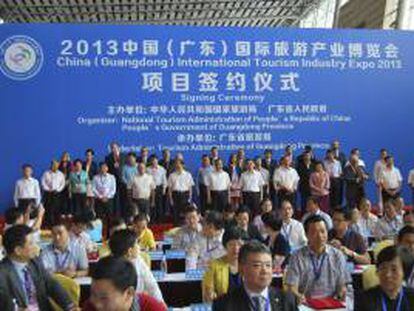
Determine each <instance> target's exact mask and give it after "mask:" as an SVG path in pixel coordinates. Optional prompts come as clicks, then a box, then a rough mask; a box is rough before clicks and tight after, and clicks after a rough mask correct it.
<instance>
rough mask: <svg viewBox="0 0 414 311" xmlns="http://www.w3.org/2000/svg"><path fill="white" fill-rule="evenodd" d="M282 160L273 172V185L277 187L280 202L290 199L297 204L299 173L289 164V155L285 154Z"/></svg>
mask: <svg viewBox="0 0 414 311" xmlns="http://www.w3.org/2000/svg"><path fill="white" fill-rule="evenodd" d="M280 162H281V163H280V167H278V168H277V169H276V170H275V173H274V174H273V185H274V188H275V189H276V193H277V198H278V202H279V204H280V203H281V202H283V201H289V202H290V203H292V205H293V206H295V198H296V190H297V188H298V183H299V175H298V173H297V171H296V170H295V169H294V168H293V167H290V166H289V163H290V160H289V157H288V156H284V157H283V158H282V159H281V161H280Z"/></svg>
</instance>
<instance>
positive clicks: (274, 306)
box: [213, 241, 298, 311]
mask: <svg viewBox="0 0 414 311" xmlns="http://www.w3.org/2000/svg"><path fill="white" fill-rule="evenodd" d="M238 261H239V270H240V274H241V276H242V278H243V284H242V285H241V286H239V287H237V288H235V289H234V290H232V291H231V292H229V293H227V294H226V295H224V296H222V297H220V298H218V299H217V300H215V301H214V302H213V311H256V310H257V311H265V310H266V311H279V310H280V311H296V310H298V307H297V305H296V301H295V298H294V297H293V296H292V294H285V293H282V292H279V291H277V290H275V289H273V288H271V287H270V283H271V282H272V267H273V264H272V255H271V253H270V251H269V249H268V248H267V247H266V246H264V245H263V244H261V243H260V242H257V241H253V242H248V243H246V244H245V245H243V247H242V248H241V249H240V252H239V259H238Z"/></svg>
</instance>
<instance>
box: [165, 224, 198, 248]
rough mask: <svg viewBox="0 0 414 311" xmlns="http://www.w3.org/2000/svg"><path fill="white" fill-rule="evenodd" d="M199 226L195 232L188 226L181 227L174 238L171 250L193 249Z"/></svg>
mask: <svg viewBox="0 0 414 311" xmlns="http://www.w3.org/2000/svg"><path fill="white" fill-rule="evenodd" d="M201 229H202V227H201V224H198V225H197V230H192V229H190V228H189V227H188V226H183V227H181V228H180V229H179V230H178V232H177V233H176V235H175V236H174V240H173V244H172V248H174V249H184V250H187V249H189V248H191V247H193V246H194V245H195V244H194V243H195V242H196V240H197V238H198V235H199V234H200V232H201Z"/></svg>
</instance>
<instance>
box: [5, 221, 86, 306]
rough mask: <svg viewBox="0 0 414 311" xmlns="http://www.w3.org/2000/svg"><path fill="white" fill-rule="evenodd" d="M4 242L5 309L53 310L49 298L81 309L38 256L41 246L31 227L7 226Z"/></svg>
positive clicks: (60, 304) (60, 303)
mask: <svg viewBox="0 0 414 311" xmlns="http://www.w3.org/2000/svg"><path fill="white" fill-rule="evenodd" d="M3 243H4V248H5V249H6V252H7V257H6V258H5V259H4V260H3V261H2V262H1V263H0V302H1V309H2V310H6V311H9V310H10V311H12V310H42V311H43V310H44V311H51V310H52V307H51V304H50V301H49V298H52V299H53V300H54V301H55V302H56V303H57V305H58V306H60V307H61V308H62V309H63V310H65V311H75V310H80V309H78V308H77V307H76V306H75V304H74V303H73V302H72V301H71V300H70V298H69V296H68V294H67V293H66V291H65V290H64V289H63V288H62V287H61V286H60V284H59V283H58V282H57V281H56V280H54V279H53V277H52V276H51V275H50V274H49V273H48V272H47V271H46V270H45V268H44V267H43V265H42V263H41V262H40V261H39V260H38V259H37V257H38V255H39V247H38V246H37V244H36V243H35V242H34V239H33V234H32V229H31V228H29V227H28V226H26V225H15V226H13V227H11V228H9V229H7V231H6V233H5V235H4V241H3Z"/></svg>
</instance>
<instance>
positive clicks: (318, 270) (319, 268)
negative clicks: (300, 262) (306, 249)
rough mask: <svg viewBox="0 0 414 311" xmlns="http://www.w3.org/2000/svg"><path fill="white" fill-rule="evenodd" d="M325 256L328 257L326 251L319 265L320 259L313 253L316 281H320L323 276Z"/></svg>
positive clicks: (312, 259)
mask: <svg viewBox="0 0 414 311" xmlns="http://www.w3.org/2000/svg"><path fill="white" fill-rule="evenodd" d="M325 258H326V253H324V254H323V255H322V258H321V260H320V261H319V265H318V259H317V258H316V257H315V256H314V255H311V261H312V268H313V274H314V275H315V281H318V280H319V279H320V277H321V274H322V267H323V263H324V261H325Z"/></svg>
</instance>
